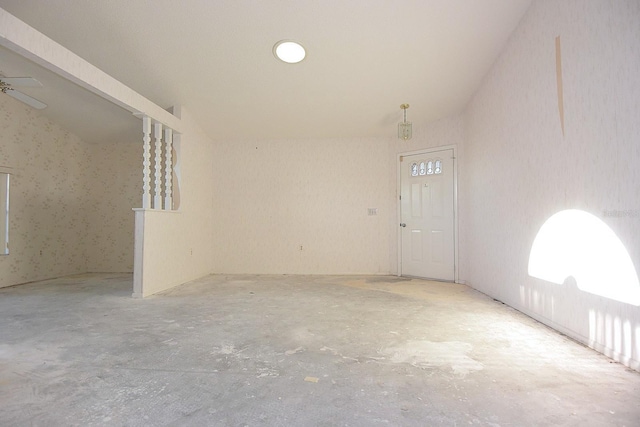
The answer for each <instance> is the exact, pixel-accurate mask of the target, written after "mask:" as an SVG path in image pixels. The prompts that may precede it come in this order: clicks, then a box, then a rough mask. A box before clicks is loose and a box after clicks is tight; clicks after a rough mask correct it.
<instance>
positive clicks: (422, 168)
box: [420, 162, 427, 175]
mask: <svg viewBox="0 0 640 427" xmlns="http://www.w3.org/2000/svg"><path fill="white" fill-rule="evenodd" d="M426 174H427V164H426V163H425V162H420V175H426Z"/></svg>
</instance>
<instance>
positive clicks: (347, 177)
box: [212, 138, 395, 274]
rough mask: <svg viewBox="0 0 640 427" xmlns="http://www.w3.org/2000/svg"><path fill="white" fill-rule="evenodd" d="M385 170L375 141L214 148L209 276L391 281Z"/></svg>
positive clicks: (384, 155)
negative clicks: (384, 276)
mask: <svg viewBox="0 0 640 427" xmlns="http://www.w3.org/2000/svg"><path fill="white" fill-rule="evenodd" d="M389 167H390V162H389V153H388V139H382V138H363V139H306V140H274V141H264V140H259V141H253V140H250V141H228V142H221V143H218V144H216V148H215V153H214V165H213V169H214V179H213V181H212V182H213V186H212V194H213V223H214V227H215V242H216V245H215V248H214V253H215V256H214V258H213V260H214V268H215V271H216V272H221V273H291V274H294V273H300V274H340V273H370V274H375V273H388V272H389V234H388V223H389V218H390V215H392V214H393V212H392V211H391V207H390V206H389V197H388V195H389V191H390V189H389V185H390V182H389ZM368 208H377V209H378V214H377V215H376V216H369V215H368V212H367V209H368ZM393 209H395V207H394V208H393ZM300 246H302V250H300Z"/></svg>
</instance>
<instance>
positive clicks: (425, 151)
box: [396, 144, 460, 283]
mask: <svg viewBox="0 0 640 427" xmlns="http://www.w3.org/2000/svg"><path fill="white" fill-rule="evenodd" d="M445 150H453V274H454V279H453V281H454V282H455V283H460V281H459V277H458V162H457V160H458V147H457V146H456V145H455V144H453V145H442V146H439V147H431V148H422V149H420V150H413V151H405V152H402V153H398V155H397V158H396V219H397V221H396V230H397V245H398V246H397V248H398V274H397V275H398V277H400V276H402V230H401V229H400V227H399V224H400V220H401V219H402V213H401V206H400V205H401V203H400V194H401V192H402V187H401V186H402V181H401V179H402V170H401V169H402V165H401V164H400V158H401V157H405V156H413V155H417V154H430V153H435V152H438V151H445Z"/></svg>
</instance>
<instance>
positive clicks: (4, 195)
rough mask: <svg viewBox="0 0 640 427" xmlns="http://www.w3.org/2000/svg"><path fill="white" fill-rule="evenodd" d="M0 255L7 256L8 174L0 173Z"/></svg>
mask: <svg viewBox="0 0 640 427" xmlns="http://www.w3.org/2000/svg"><path fill="white" fill-rule="evenodd" d="M0 244H1V245H2V246H1V247H0V255H8V254H9V174H8V173H2V172H0Z"/></svg>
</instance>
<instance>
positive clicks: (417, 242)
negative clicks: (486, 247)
mask: <svg viewBox="0 0 640 427" xmlns="http://www.w3.org/2000/svg"><path fill="white" fill-rule="evenodd" d="M453 162H454V151H453V148H450V149H446V150H442V151H431V152H426V153H423V154H414V155H410V156H401V157H400V224H399V225H400V227H401V236H400V240H401V247H400V250H401V255H400V262H401V265H400V266H399V267H400V272H401V274H402V275H403V276H416V277H424V278H430V279H438V280H448V281H454V280H455V244H454V241H455V235H454V221H455V217H454V206H455V205H454V169H453Z"/></svg>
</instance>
